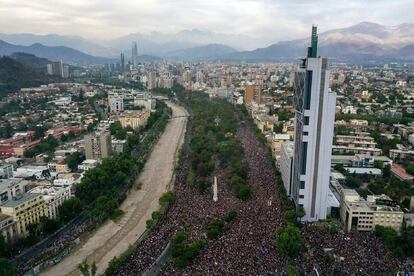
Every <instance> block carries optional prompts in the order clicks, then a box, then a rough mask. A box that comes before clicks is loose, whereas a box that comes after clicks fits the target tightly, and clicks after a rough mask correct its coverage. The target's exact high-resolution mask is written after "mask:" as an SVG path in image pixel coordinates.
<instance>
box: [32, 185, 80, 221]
mask: <svg viewBox="0 0 414 276" xmlns="http://www.w3.org/2000/svg"><path fill="white" fill-rule="evenodd" d="M29 193H32V194H41V195H42V197H43V200H44V201H45V204H46V207H47V213H46V216H47V217H49V218H50V219H56V218H57V216H58V208H59V206H60V205H62V203H63V202H65V201H66V200H68V199H69V198H70V197H71V196H72V193H71V190H70V187H55V186H43V187H42V186H39V187H36V188H34V189H32V190H30V191H29Z"/></svg>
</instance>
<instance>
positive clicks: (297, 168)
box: [290, 26, 336, 221]
mask: <svg viewBox="0 0 414 276" xmlns="http://www.w3.org/2000/svg"><path fill="white" fill-rule="evenodd" d="M316 32H317V30H316V27H315V26H314V27H313V28H312V45H311V47H309V49H308V56H307V58H306V59H304V60H303V63H302V64H301V65H300V66H299V68H298V70H297V72H296V76H295V83H294V105H295V154H294V164H293V169H294V171H293V185H292V190H291V194H290V196H291V197H292V199H293V200H294V202H295V204H296V206H297V208H303V209H304V210H305V212H306V215H305V217H303V220H305V221H316V220H320V219H325V218H326V215H327V198H328V189H329V176H330V169H329V168H330V166H331V151H332V140H333V132H334V120H335V105H336V102H335V101H336V94H335V93H332V92H330V91H329V70H328V62H327V59H325V58H321V57H317V43H318V36H317V33H316Z"/></svg>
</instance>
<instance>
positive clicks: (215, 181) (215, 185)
mask: <svg viewBox="0 0 414 276" xmlns="http://www.w3.org/2000/svg"><path fill="white" fill-rule="evenodd" d="M213 200H214V202H217V200H218V197H217V177H216V176H215V177H214V184H213Z"/></svg>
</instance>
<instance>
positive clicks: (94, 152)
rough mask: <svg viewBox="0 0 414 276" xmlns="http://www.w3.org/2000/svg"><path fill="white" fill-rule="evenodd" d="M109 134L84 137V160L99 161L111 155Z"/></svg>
mask: <svg viewBox="0 0 414 276" xmlns="http://www.w3.org/2000/svg"><path fill="white" fill-rule="evenodd" d="M111 149H112V145H111V134H110V133H109V132H108V131H103V132H95V133H93V134H88V135H85V156H86V159H95V160H100V159H102V158H106V157H109V156H110V155H111Z"/></svg>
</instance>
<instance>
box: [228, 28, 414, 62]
mask: <svg viewBox="0 0 414 276" xmlns="http://www.w3.org/2000/svg"><path fill="white" fill-rule="evenodd" d="M309 43H310V41H309V38H306V39H298V40H292V41H284V42H278V43H275V44H272V45H270V46H269V47H266V48H261V49H256V50H253V51H244V52H237V53H233V54H231V55H230V56H227V58H228V59H232V60H246V61H260V60H266V61H269V60H290V59H298V58H301V57H303V56H305V55H306V51H307V46H308V45H309ZM413 49H414V24H402V25H398V26H392V27H389V26H382V25H379V24H375V23H370V22H362V23H360V24H357V25H354V26H351V27H349V28H343V29H337V30H331V31H327V32H324V33H321V34H319V51H318V54H319V55H322V56H326V57H328V58H331V59H333V60H337V61H352V62H362V61H363V62H366V61H371V60H372V61H404V60H414V51H413Z"/></svg>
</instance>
